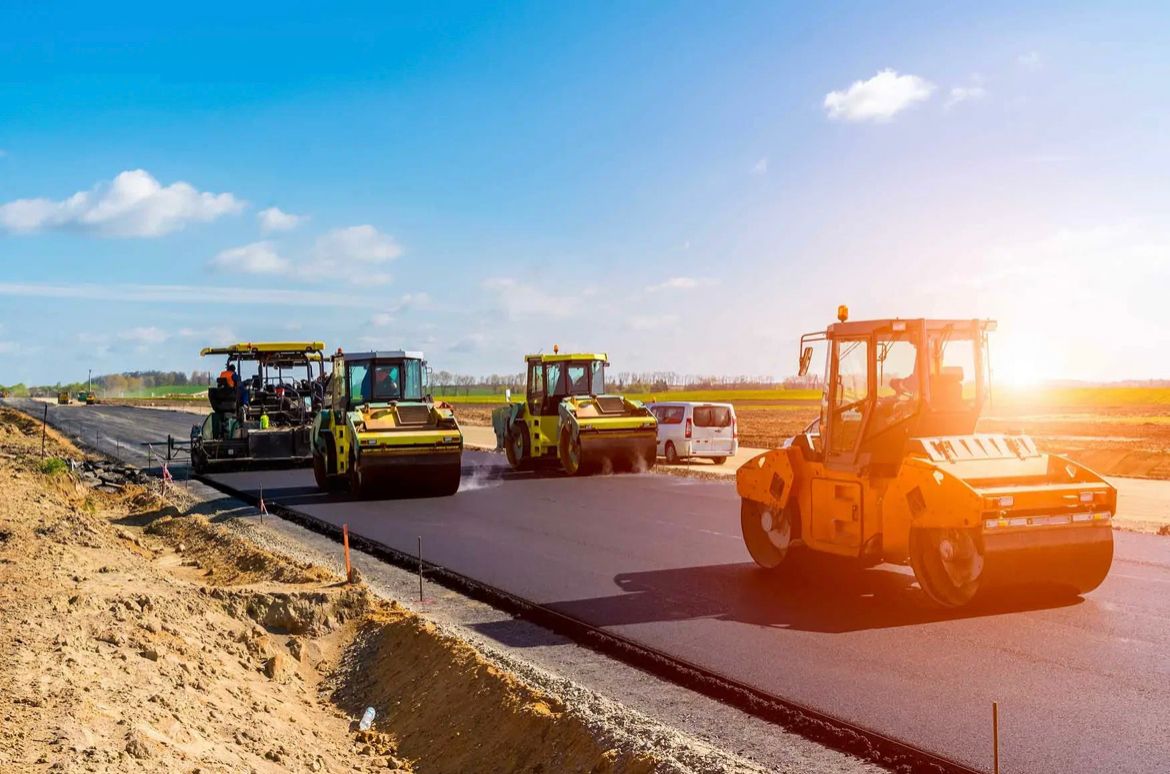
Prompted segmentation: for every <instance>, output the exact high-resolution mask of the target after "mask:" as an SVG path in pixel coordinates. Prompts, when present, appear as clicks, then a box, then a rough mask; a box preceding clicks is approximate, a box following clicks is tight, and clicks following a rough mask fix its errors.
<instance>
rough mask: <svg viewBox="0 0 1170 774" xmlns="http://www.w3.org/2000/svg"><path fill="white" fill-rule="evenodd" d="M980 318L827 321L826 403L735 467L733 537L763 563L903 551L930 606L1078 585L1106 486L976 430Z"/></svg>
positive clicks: (880, 557)
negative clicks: (737, 532)
mask: <svg viewBox="0 0 1170 774" xmlns="http://www.w3.org/2000/svg"><path fill="white" fill-rule="evenodd" d="M993 330H995V322H994V321H991V320H930V319H885V320H867V321H858V322H851V321H849V320H848V310H847V309H846V308H845V307H841V308H840V309H839V310H838V322H837V323H835V324H833V325H830V326H829V327H828V328H826V329H825V330H824V331H818V332H815V333H810V334H806V335H805V336H803V337H802V338H801V344H800V346H801V350H800V373H801V374H802V375H804V374H807V372H808V369H809V365H810V363H811V360H812V356H813V346H814V345H820V346H823V347H824V349H825V351H826V367H825V381H824V385H825V386H824V395H823V398H822V401H821V415H820V417H819V418H818V419H816V420H815V421H814V422H813V423H812V424H811V425H809V426H808V427H807V428H805V430H804V431H803V432H802V433H800V434H799V435H796V436H795V437H793V438H791V439H789V440H788V441H786V442H785V444H784V445H783V446H782V448H779V449H774V450H772V451H767V452H764V453H763V454H760V455H758V456H756V457H754V458H753V459H751V460H749V461H748V462H746V463H744V465H743V466H742V467H740V469H739V470H738V471H737V472H736V488H737V490H738V493H739V495H740V498H741V506H740V521H741V527H742V530H743V538H744V542H745V543H746V545H747V549H748V552H749V553H750V554H751V556H752V559H754V560H755V562H756V563H757V564H758V565H760V566H761V567H764V568H767V569H776V568H780V567H782V566H783V565H784V564H785V563H786V562H787V561H790V559H791V557H792V556H793V555H794V554H796V553H798V552H801V551H814V552H821V553H825V554H835V555H838V556H842V557H852V558H855V559H857V560H859V561H860V562H861V563H862V564H863V565H865V566H870V565H876V564H879V563H882V562H890V563H899V564H905V563H909V564H910V566H911V567H912V568H913V570H914V575H915V577H916V578H917V580H918V583H919V585H920V586H921V587H922V590H923V592H925V594H926V596H927V597H929V599H930V600H932V601H933V602H934V603H935V604H937V605H939V606H942V607H948V608H954V607H961V606H964V605H966V604H968V603H970V602H971V601H972V600H974V599H975V598H976V597H978V596H980V595H983V594H985V593H987V592H989V591H992V590H994V589H1002V588H1004V587H1007V586H1044V587H1057V588H1060V589H1063V590H1066V591H1073V592H1076V593H1085V592H1088V591H1091V590H1093V589H1095V588H1096V587H1097V586H1098V585H1100V584H1101V582H1102V581H1103V580H1104V579H1105V576H1106V575H1107V574H1108V572H1109V568H1110V565H1111V564H1112V561H1113V531H1112V518H1113V514H1114V513H1115V512H1116V509H1117V491H1116V490H1115V489H1114V488H1113V487H1112V486H1110V485H1109V484H1108V483H1107V482H1105V481H1104V480H1103V479H1102V478H1101V476H1099V475H1097V474H1096V473H1094V472H1093V471H1091V470H1089V469H1088V468H1086V467H1085V466H1083V465H1080V464H1078V463H1076V462H1073V461H1071V460H1069V459H1066V458H1064V457H1061V456H1058V455H1055V454H1045V453H1043V452H1041V451H1039V450H1038V449H1037V448H1036V444H1035V443H1034V442H1033V441H1032V439H1031V438H1029V437H1027V436H1023V435H1008V434H991V433H976V432H975V426H976V422H977V421H978V419H979V415H980V412H981V410H982V407H983V405H984V402H985V401H986V399H987V397H988V394H989V390H990V376H989V373H990V369H989V360H988V334H989V333H990V332H991V331H993Z"/></svg>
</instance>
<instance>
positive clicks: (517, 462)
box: [492, 351, 658, 475]
mask: <svg viewBox="0 0 1170 774" xmlns="http://www.w3.org/2000/svg"><path fill="white" fill-rule="evenodd" d="M525 359H526V361H527V365H528V373H527V383H526V394H525V397H524V400H523V401H517V402H514V403H509V404H508V405H507V406H502V407H500V408H497V409H496V410H495V411H493V412H492V427H493V428H494V429H495V433H496V444H497V446H498V447H499V448H502V449H504V450H505V452H506V453H507V455H508V462H509V463H510V464H511V465H512V467H514V468H517V469H524V468H530V467H533V466H535V465H540V464H542V463H549V464H557V465H559V466H560V467H561V468H562V469H563V470H564V471H565V472H566V473H568V474H570V475H582V474H588V473H597V472H607V471H622V470H633V471H644V470H649V469H650V468H652V467H654V462H655V457H656V451H657V443H658V421H657V420H656V419H655V418H654V415H653V414H652V413H650V411H649V410H648V409H647V408H646V407H645V406H643V405H642V404H641V403H639V402H637V401H632V400H629V399H627V398H625V397H623V396H621V395H613V394H610V393H609V392H608V391H607V386H606V383H605V369H606V367H607V366H608V365H609V359H608V358H607V357H606V355H605V353H604V352H578V353H572V354H567V353H566V354H562V353H560V352H555V351H554V352H553V353H552V354H547V355H546V354H538V355H528V356H527V358H525Z"/></svg>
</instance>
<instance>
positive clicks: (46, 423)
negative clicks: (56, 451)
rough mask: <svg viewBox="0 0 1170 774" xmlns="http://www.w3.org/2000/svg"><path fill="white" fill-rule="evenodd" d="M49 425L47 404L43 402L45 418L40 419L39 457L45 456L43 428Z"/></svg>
mask: <svg viewBox="0 0 1170 774" xmlns="http://www.w3.org/2000/svg"><path fill="white" fill-rule="evenodd" d="M48 425H49V404H48V403H46V404H45V418H44V419H42V420H41V457H44V456H45V428H46V427H48Z"/></svg>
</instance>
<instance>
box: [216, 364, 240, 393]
mask: <svg viewBox="0 0 1170 774" xmlns="http://www.w3.org/2000/svg"><path fill="white" fill-rule="evenodd" d="M219 378H220V379H223V380H224V384H225V385H226V386H228V387H232V388H236V387H239V386H240V380H239V379H237V378H236V366H235V364H234V363H231V362H229V363H228V364H227V367H226V368H224V369H223V370H222V371H220V372H219Z"/></svg>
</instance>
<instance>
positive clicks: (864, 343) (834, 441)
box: [829, 339, 869, 453]
mask: <svg viewBox="0 0 1170 774" xmlns="http://www.w3.org/2000/svg"><path fill="white" fill-rule="evenodd" d="M835 347H836V352H837V374H836V377H835V379H834V381H833V391H832V395H833V401H832V409H831V411H832V417H833V427H832V433H831V436H830V438H829V450H830V451H831V452H836V453H842V452H849V451H852V450H853V449H854V448H856V446H857V442H858V440H859V439H860V437H861V428H862V426H863V425H864V423H865V412H866V411H867V406H868V404H867V401H868V398H869V340H868V339H843V340H840V341H837V342H836V343H835Z"/></svg>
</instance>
